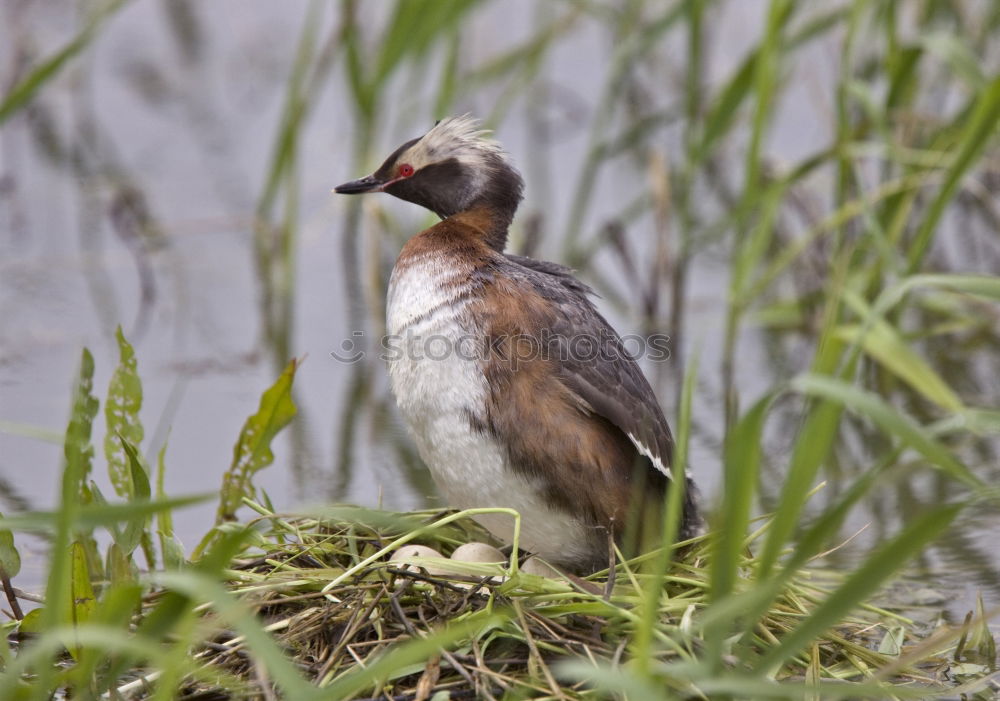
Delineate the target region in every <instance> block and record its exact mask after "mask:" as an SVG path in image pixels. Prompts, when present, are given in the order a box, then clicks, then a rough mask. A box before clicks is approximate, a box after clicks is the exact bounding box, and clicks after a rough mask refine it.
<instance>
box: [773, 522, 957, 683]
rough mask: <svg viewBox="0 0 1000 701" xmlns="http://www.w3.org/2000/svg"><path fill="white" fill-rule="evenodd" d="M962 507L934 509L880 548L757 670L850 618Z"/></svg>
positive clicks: (799, 649)
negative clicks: (856, 608) (860, 605)
mask: <svg viewBox="0 0 1000 701" xmlns="http://www.w3.org/2000/svg"><path fill="white" fill-rule="evenodd" d="M963 506H964V505H963V504H952V505H947V506H942V507H939V508H937V509H934V510H932V511H931V512H929V513H928V514H926V515H924V516H922V517H921V518H919V519H917V520H916V521H914V522H913V523H912V524H911V525H909V526H908V527H907V528H905V529H904V530H903V531H902V532H901V533H900V534H899V535H897V536H896V537H894V538H892V539H891V540H889V541H888V542H886V543H884V544H883V545H882V546H881V547H879V548H877V549H876V550H875V552H873V553H872V554H871V555H870V556H869V557H868V559H867V560H865V562H864V564H863V565H861V567H859V568H858V569H857V570H855V571H854V573H853V574H852V575H851V576H850V577H848V578H847V580H846V581H845V582H844V583H843V584H842V585H841V586H840V587H838V588H837V589H836V590H835V591H834V592H833V593H832V594H830V596H829V597H827V599H826V600H825V601H823V603H821V604H820V605H819V607H818V608H817V609H816V610H815V611H814V612H813V613H812V614H811V615H810V616H809V617H808V618H806V619H805V620H804V621H802V623H800V624H799V625H798V626H796V627H795V628H794V629H793V630H792V631H791V632H790V633H788V634H787V635H786V636H785V637H783V638H782V639H781V640H780V642H779V643H778V644H777V645H776V646H774V647H773V648H771V649H770V650H768V651H767V652H765V653H764V654H763V656H762V657H761V659H760V661H759V662H758V663H757V665H756V668H757V669H758V670H761V671H765V670H766V671H768V672H772V671H774V670H776V669H777V668H778V667H779V666H780V665H781V664H782V663H783V662H785V660H787V659H788V658H790V657H792V656H794V655H796V654H798V653H799V652H800V651H801V649H802V648H803V647H804V646H805V645H807V644H808V643H810V642H811V641H812V640H814V639H815V638H816V637H818V636H819V635H820V634H822V633H823V632H825V631H826V630H828V629H829V628H830V627H831V626H833V625H836V623H837V622H838V621H840V620H842V619H843V618H844V617H845V616H848V615H849V614H850V613H851V611H852V610H853V609H854V608H855V607H856V606H858V605H859V604H862V603H864V602H865V601H866V600H867V599H868V597H870V596H871V595H872V594H874V593H875V592H876V591H878V589H879V587H881V586H882V584H883V583H884V582H885V581H887V580H888V579H889V578H890V577H891V576H892V575H894V574H896V573H897V572H898V571H899V570H900V569H901V568H902V567H904V566H905V565H906V564H907V563H908V562H909V560H910V558H911V557H913V556H915V555H917V554H918V553H919V552H920V551H921V550H923V549H924V548H926V547H927V545H928V544H929V543H931V542H933V541H934V539H935V538H937V537H938V536H939V535H941V533H942V532H944V530H945V529H946V528H947V527H948V526H949V525H950V524H951V522H952V521H953V520H954V519H955V516H957V515H958V512H959V511H961V510H962V508H963Z"/></svg>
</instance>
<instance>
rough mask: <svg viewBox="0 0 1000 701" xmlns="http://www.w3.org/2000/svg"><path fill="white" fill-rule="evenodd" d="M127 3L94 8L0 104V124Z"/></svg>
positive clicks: (114, 1) (115, 1)
mask: <svg viewBox="0 0 1000 701" xmlns="http://www.w3.org/2000/svg"><path fill="white" fill-rule="evenodd" d="M126 2H127V0H112V1H111V2H109V3H107V4H106V5H104V6H103V7H100V8H98V9H97V10H96V11H95V12H94V13H93V14H92V15H91V17H90V19H89V20H88V21H87V23H86V24H85V25H84V27H83V29H81V30H80V31H79V32H78V33H77V35H76V36H75V37H74V38H73V39H72V41H70V42H69V43H68V44H67V45H66V46H65V47H63V48H62V49H61V50H60V51H58V52H57V53H56V54H55V55H54V56H52V57H51V58H48V59H46V60H45V61H43V62H42V63H41V65H39V66H38V67H36V68H35V69H34V70H32V71H31V72H30V73H29V74H28V75H26V76H25V77H24V78H22V79H21V80H20V82H18V83H17V85H15V86H14V87H13V88H11V90H10V92H8V93H7V94H6V95H4V98H3V101H2V102H0V124H3V123H4V122H6V121H7V119H9V118H10V116H11V115H13V114H14V113H16V112H17V111H18V110H19V109H21V108H22V107H24V106H25V105H26V104H27V103H28V102H29V101H30V100H31V98H33V97H34V96H35V93H37V92H38V91H39V90H40V89H41V88H42V87H43V86H44V85H45V84H46V83H48V82H49V81H50V80H52V79H53V78H54V77H55V76H57V75H58V74H59V72H60V71H61V70H62V69H63V68H65V66H66V64H68V63H69V62H70V61H71V60H72V59H73V58H74V57H75V56H77V55H78V54H79V53H80V52H82V51H83V50H84V49H86V48H87V47H88V46H89V45H90V42H91V41H93V40H94V37H96V36H97V33H98V30H99V29H100V28H101V26H102V25H103V24H104V22H105V21H107V20H108V19H110V18H111V17H112V16H113V15H114V14H115V13H116V12H118V10H120V9H121V8H122V6H123V5H124V4H125V3H126Z"/></svg>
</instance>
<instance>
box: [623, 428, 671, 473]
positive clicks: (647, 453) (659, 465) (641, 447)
mask: <svg viewBox="0 0 1000 701" xmlns="http://www.w3.org/2000/svg"><path fill="white" fill-rule="evenodd" d="M626 435H627V436H628V439H629V440H630V441H632V445H634V446H635V448H636V450H638V451H639V454H640V455H642V456H644V457H647V458H649V460H650V462H652V463H653V467H655V468H656V469H657V470H659V471H660V472H662V473H663V474H664V475H666V476H667V479H669V480H672V479H673V478H674V475H673V473H672V472H670V470H669V469H667V467H666V466H665V465H664V464H663V461H662V460H660V458H659V456H657V455H653V451H651V450H650V449H649V447H648V446H646V444H645V443H643V442H642V441H640V440H639V439H638V438H636V437H635V436H634V435H632V434H631V433H627V434H626Z"/></svg>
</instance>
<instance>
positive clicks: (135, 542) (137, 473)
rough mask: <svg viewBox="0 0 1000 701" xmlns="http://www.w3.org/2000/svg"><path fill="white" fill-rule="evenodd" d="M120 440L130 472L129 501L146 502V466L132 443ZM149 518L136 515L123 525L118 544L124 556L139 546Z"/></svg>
mask: <svg viewBox="0 0 1000 701" xmlns="http://www.w3.org/2000/svg"><path fill="white" fill-rule="evenodd" d="M120 441H121V446H122V449H123V451H124V453H125V456H126V458H127V459H128V467H129V472H130V477H129V481H128V483H129V485H130V489H129V491H130V492H131V496H132V499H131V502H133V503H143V502H148V501H149V497H150V490H149V478H148V477H147V475H146V468H145V467H143V464H142V459H141V458H140V457H139V453H138V452H137V451H136V449H135V446H134V445H132V444H131V443H129V442H128V441H127V440H126V439H125V438H124V437H122V438H121V439H120ZM149 518H150V517H149V515H143V516H137V517H136V518H133V519H130V520H129V522H128V523H127V524H126V525H125V528H124V529H123V531H122V537H121V540H120V541H119V545H120V546H121V548H122V550H123V551H124V553H125V555H126V556H131V555H132V551H134V550H135V549H136V548H137V547H138V546H139V543H140V542H141V540H142V536H143V534H144V533H145V531H146V526H147V524H148V523H149Z"/></svg>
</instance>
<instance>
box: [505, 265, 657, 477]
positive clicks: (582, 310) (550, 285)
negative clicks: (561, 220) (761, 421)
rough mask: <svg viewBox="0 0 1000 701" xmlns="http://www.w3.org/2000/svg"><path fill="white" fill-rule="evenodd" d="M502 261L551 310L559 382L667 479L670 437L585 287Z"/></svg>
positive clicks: (551, 271)
mask: <svg viewBox="0 0 1000 701" xmlns="http://www.w3.org/2000/svg"><path fill="white" fill-rule="evenodd" d="M506 258H507V260H508V261H510V262H511V263H513V265H512V266H511V268H512V270H509V271H505V272H507V274H509V275H510V276H511V277H515V278H521V279H523V280H524V281H525V282H527V283H529V284H530V285H531V286H532V287H533V288H534V289H535V291H536V292H537V293H538V294H540V295H541V296H542V297H544V298H545V299H546V300H547V301H548V302H550V303H551V305H552V306H553V308H554V312H555V313H554V315H553V318H552V323H551V325H550V329H549V331H550V332H551V333H552V334H553V336H554V338H555V340H556V343H557V346H558V348H557V349H558V351H559V359H560V362H559V373H560V379H561V380H562V381H563V383H564V384H565V385H566V386H567V387H568V388H569V389H570V390H571V391H572V392H573V393H574V394H576V395H577V396H579V397H580V398H581V399H582V400H583V401H584V402H586V403H587V405H589V407H590V408H591V409H592V410H593V411H594V413H596V414H598V415H600V416H602V417H604V418H605V419H607V420H608V421H610V422H611V423H612V424H614V425H615V426H616V427H617V428H618V429H619V430H620V431H622V432H623V433H624V434H625V435H626V436H628V438H629V440H630V441H631V442H632V444H633V445H635V447H636V450H637V451H638V452H639V453H640V454H641V455H643V456H645V457H647V458H649V459H650V461H651V462H652V464H653V466H654V467H655V468H656V469H658V470H659V471H661V472H662V473H663V474H664V475H666V476H667V477H668V478H669V477H670V463H671V460H672V458H673V437H672V436H671V435H670V427H669V426H668V424H667V420H666V418H665V417H664V416H663V410H662V409H661V408H660V405H659V403H658V402H657V400H656V396H655V395H654V394H653V389H652V388H651V387H650V386H649V382H648V381H647V380H646V377H645V375H643V373H642V370H641V368H640V367H639V365H638V363H636V361H635V359H634V358H632V356H631V355H629V353H628V351H627V350H626V349H625V346H624V344H623V343H622V340H621V338H620V337H619V336H618V334H617V333H616V332H615V330H614V329H613V328H612V327H611V325H610V324H609V323H608V322H607V321H606V320H605V319H604V317H602V316H601V315H600V313H599V312H598V311H597V309H595V308H594V305H593V304H592V303H591V301H590V299H589V298H588V297H587V295H588V294H589V293H590V292H591V290H590V288H589V287H588V286H587V285H585V284H583V283H582V282H580V281H579V280H577V279H576V278H575V277H573V274H572V270H570V269H569V268H567V267H565V266H562V265H558V264H556V263H549V262H545V261H538V260H534V259H532V258H526V257H524V256H512V255H508V256H506ZM554 350H555V349H554Z"/></svg>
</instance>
